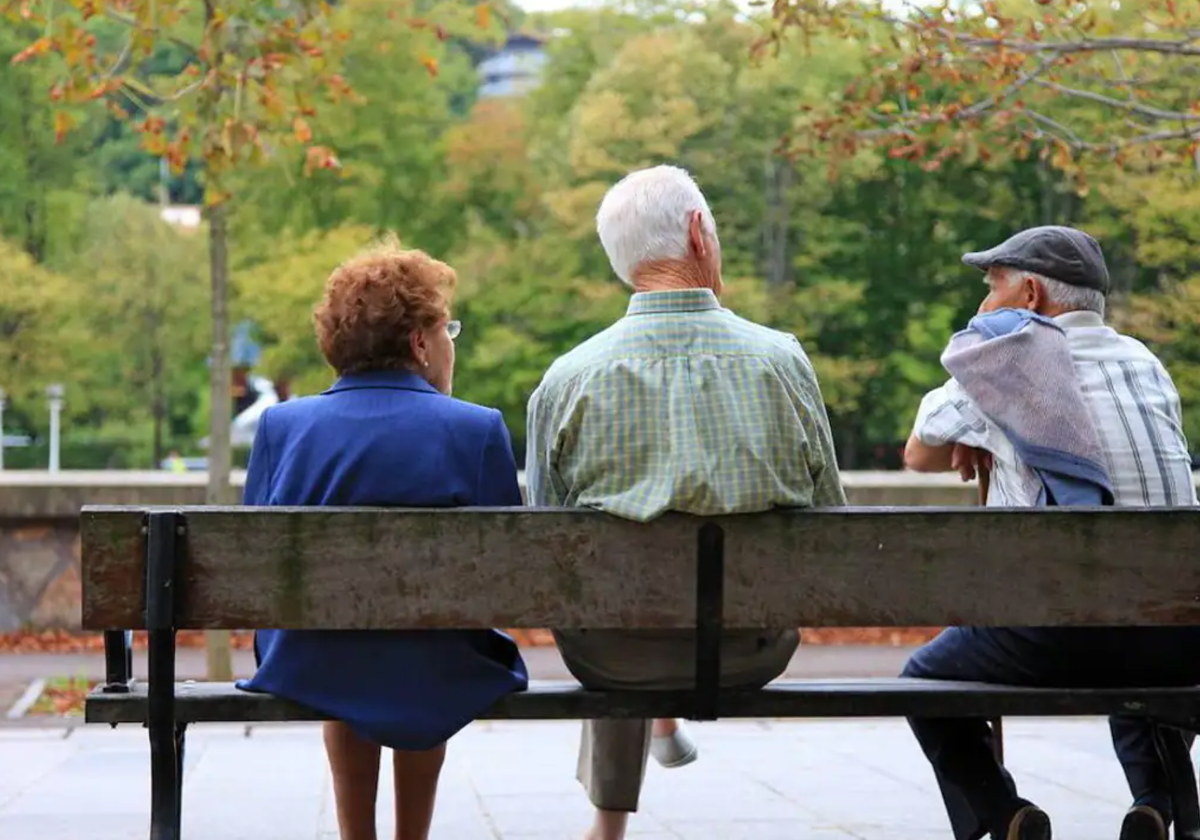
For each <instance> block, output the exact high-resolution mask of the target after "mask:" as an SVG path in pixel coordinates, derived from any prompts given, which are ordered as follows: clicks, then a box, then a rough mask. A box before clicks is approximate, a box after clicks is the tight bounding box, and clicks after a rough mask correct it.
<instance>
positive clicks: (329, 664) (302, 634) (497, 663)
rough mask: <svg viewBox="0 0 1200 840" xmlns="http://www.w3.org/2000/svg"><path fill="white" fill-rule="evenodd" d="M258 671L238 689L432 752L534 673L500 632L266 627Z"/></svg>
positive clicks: (257, 637) (258, 644)
mask: <svg viewBox="0 0 1200 840" xmlns="http://www.w3.org/2000/svg"><path fill="white" fill-rule="evenodd" d="M254 656H255V660H256V661H257V663H258V671H257V672H256V673H255V675H254V677H253V678H251V679H249V680H241V681H239V682H238V684H237V685H238V688H241V689H244V690H246V691H260V692H266V693H268V694H274V695H275V696H277V697H283V698H286V699H288V700H292V701H294V702H296V703H300V704H303V705H305V706H308V707H309V708H311V709H315V710H316V711H318V712H322V713H324V714H326V715H328V716H329V717H331V718H333V719H335V720H340V721H343V722H345V723H346V724H348V725H349V726H350V727H351V728H352V729H353V730H354V731H355V732H356V733H357V734H358V735H359V736H360V737H362V738H365V739H367V740H370V741H374V742H376V743H378V744H382V745H383V746H385V747H391V748H393V749H398V750H428V749H432V748H434V747H436V746H438V745H439V744H442V743H445V742H446V741H447V740H448V739H449V738H450V737H451V736H452V735H454V734H455V733H456V732H458V731H459V730H460V729H462V728H463V727H464V726H466V725H467V724H468V723H470V722H471V721H473V720H475V719H476V718H478V717H479V716H480V715H482V714H483V713H484V712H486V711H487V710H488V709H489V708H491V707H492V705H494V704H495V703H496V701H498V700H500V699H501V698H502V697H504V696H505V695H508V694H511V693H513V692H515V691H524V690H525V689H526V688H527V687H528V685H529V674H528V673H527V672H526V670H525V662H524V661H523V660H522V659H521V654H520V652H519V651H518V649H517V645H516V643H515V642H514V641H513V640H512V639H511V638H510V637H509V636H507V635H506V634H504V633H501V632H499V631H497V630H386V631H383V630H371V631H365V630H364V631H354V630H259V631H258V632H256V633H255V634H254Z"/></svg>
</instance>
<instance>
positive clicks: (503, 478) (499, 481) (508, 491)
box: [475, 411, 521, 507]
mask: <svg viewBox="0 0 1200 840" xmlns="http://www.w3.org/2000/svg"><path fill="white" fill-rule="evenodd" d="M475 503H476V504H478V505H482V506H484V507H520V506H521V485H520V484H519V483H518V482H517V462H516V461H515V460H514V459H513V451H512V438H511V437H509V434H508V427H507V426H505V425H504V418H503V417H502V416H501V414H500V412H498V411H497V412H496V413H495V417H494V418H493V423H492V427H491V429H489V430H488V438H487V442H486V443H485V444H484V446H483V460H482V463H481V464H480V466H479V483H478V489H477V490H476V498H475Z"/></svg>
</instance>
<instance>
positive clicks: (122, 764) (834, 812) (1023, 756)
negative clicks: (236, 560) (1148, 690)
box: [0, 720, 1128, 840]
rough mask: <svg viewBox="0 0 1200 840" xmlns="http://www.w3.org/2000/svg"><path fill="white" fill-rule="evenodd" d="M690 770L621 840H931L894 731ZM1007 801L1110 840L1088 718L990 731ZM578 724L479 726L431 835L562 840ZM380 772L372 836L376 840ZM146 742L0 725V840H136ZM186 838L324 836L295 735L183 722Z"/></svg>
mask: <svg viewBox="0 0 1200 840" xmlns="http://www.w3.org/2000/svg"><path fill="white" fill-rule="evenodd" d="M692 726H693V727H694V732H695V735H696V736H697V738H698V740H699V743H700V747H701V758H700V761H698V762H697V763H695V764H693V765H691V766H689V767H686V768H682V769H678V770H670V771H668V770H663V769H662V768H659V767H658V766H657V765H655V764H653V763H651V766H650V768H649V770H648V773H647V780H646V788H645V792H644V794H643V800H642V810H641V812H640V813H638V814H637V815H635V817H634V818H633V821H632V822H631V834H630V838H631V840H785V838H786V840H799V838H804V840H850V838H857V840H925V839H926V838H947V839H948V838H949V836H950V833H949V829H948V826H947V824H946V821H945V816H944V814H943V812H942V807H941V800H940V797H939V796H938V793H937V790H936V787H935V785H934V782H933V776H932V773H931V772H930V770H929V767H928V765H927V764H926V763H925V761H924V758H923V757H922V756H921V755H920V753H919V751H918V749H917V747H916V744H915V743H914V742H913V740H912V736H911V734H910V733H909V731H908V727H907V726H906V725H905V724H904V723H903V722H902V721H854V722H850V721H806V722H789V721H738V722H720V723H713V724H703V725H697V724H692ZM1005 734H1006V741H1007V745H1006V747H1007V756H1008V762H1009V765H1010V766H1011V767H1012V769H1013V771H1014V773H1015V774H1016V776H1017V779H1018V782H1019V783H1020V784H1021V786H1022V793H1023V794H1024V795H1026V796H1028V797H1030V798H1031V799H1033V800H1035V801H1037V802H1039V804H1041V805H1042V806H1043V807H1045V808H1046V809H1047V810H1048V811H1049V812H1050V814H1051V818H1052V819H1053V820H1054V824H1055V837H1056V838H1057V840H1097V838H1112V837H1115V836H1116V833H1117V827H1118V826H1119V824H1120V819H1121V816H1122V814H1123V812H1124V810H1125V808H1126V807H1127V804H1128V792H1127V790H1126V787H1125V782H1124V778H1123V776H1122V774H1121V770H1120V767H1119V765H1118V764H1117V762H1116V759H1115V758H1114V756H1113V753H1112V747H1111V744H1110V742H1109V736H1108V727H1107V725H1106V724H1105V723H1104V722H1103V721H1099V720H1086V721H1083V720H1059V721H1016V720H1011V721H1007V722H1006V725H1005ZM577 743H578V725H577V724H575V723H572V722H511V721H504V722H500V721H497V722H486V723H479V724H475V725H473V726H471V727H469V728H468V729H467V730H465V731H464V732H462V733H461V734H460V735H459V736H457V737H456V738H455V739H454V740H453V741H452V742H451V745H450V751H449V756H448V759H447V764H446V768H445V771H444V773H443V777H442V784H441V789H440V793H439V801H438V811H437V816H436V819H435V822H434V830H433V838H434V840H551V838H554V840H575V838H578V837H580V836H581V835H582V832H583V831H584V829H585V828H586V826H587V825H588V823H589V819H590V811H589V806H588V804H587V801H586V798H585V797H584V795H583V792H582V790H581V789H580V788H579V787H578V785H577V784H576V783H575V781H574V778H573V775H574V767H575V750H576V746H577ZM389 764H390V762H386V761H385V764H384V778H383V782H382V784H383V787H382V791H383V792H382V793H381V796H380V803H379V815H380V836H381V838H386V837H389V836H390V831H391V825H392V816H391V813H390V811H391V807H392V804H391V795H390V793H389V792H388V791H389V786H390V767H389ZM148 773H149V748H148V745H147V742H146V735H145V732H144V731H143V730H141V729H138V728H135V727H121V728H119V729H117V730H115V731H114V730H111V729H108V728H107V727H100V726H95V727H83V728H79V729H76V730H73V731H64V730H35V729H10V730H4V731H0V838H3V840H76V838H79V839H80V840H82V838H87V840H145V838H146V837H147V836H148V822H149V816H148V815H149V783H148ZM184 837H185V838H187V840H201V839H203V840H285V838H286V840H297V839H298V838H303V840H337V827H336V821H335V817H334V812H333V794H332V788H331V784H330V781H329V779H328V771H327V769H326V765H325V758H324V753H323V750H322V746H321V738H320V730H319V728H318V727H316V726H313V725H281V726H269V727H259V728H255V729H254V730H253V731H252V733H251V735H250V737H246V736H245V734H244V730H243V729H242V728H241V727H231V726H216V725H214V726H201V727H195V728H194V729H193V731H192V732H191V733H190V734H189V737H188V755H187V767H186V783H185V787H184Z"/></svg>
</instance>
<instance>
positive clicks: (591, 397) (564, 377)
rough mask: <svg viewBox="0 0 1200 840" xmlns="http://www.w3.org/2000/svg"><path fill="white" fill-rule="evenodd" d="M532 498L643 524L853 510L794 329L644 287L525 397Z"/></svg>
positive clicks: (693, 292) (700, 294)
mask: <svg viewBox="0 0 1200 840" xmlns="http://www.w3.org/2000/svg"><path fill="white" fill-rule="evenodd" d="M527 447H528V448H527V452H526V461H525V471H526V481H527V485H528V500H529V503H530V504H531V505H552V506H567V507H575V506H578V507H591V508H597V509H599V510H603V511H606V512H608V513H611V514H614V515H616V516H621V517H624V518H626V519H632V520H636V521H640V522H646V521H649V520H651V519H654V518H655V517H656V516H658V515H660V514H662V513H665V512H667V511H681V512H684V513H692V514H697V515H702V516H709V515H720V514H731V513H749V512H754V511H762V510H768V509H770V508H772V507H812V506H834V505H844V504H845V503H846V497H845V494H844V491H843V490H842V485H841V480H840V478H839V475H838V467H837V458H836V455H835V453H834V448H833V439H832V435H831V433H830V429H829V418H828V416H827V415H826V412H825V405H824V402H823V400H822V398H821V391H820V388H819V386H818V384H817V377H816V374H815V373H814V372H813V369H812V365H811V363H810V362H809V360H808V357H807V356H806V355H805V353H804V350H803V349H802V348H801V347H800V342H799V341H797V340H796V338H795V336H792V335H788V334H786V333H782V332H778V331H776V330H772V329H768V328H767V327H763V326H760V325H758V324H755V323H752V322H750V321H747V320H745V319H743V318H740V317H738V316H737V315H735V314H733V313H732V312H730V311H729V310H727V309H723V308H722V307H721V305H720V303H718V301H717V298H716V296H715V295H714V294H713V293H712V292H711V291H709V290H708V289H684V290H678V291H667V292H641V293H638V294H635V295H634V296H633V298H632V299H631V300H630V302H629V308H628V310H627V312H626V314H625V317H624V318H622V319H621V320H619V321H617V322H616V323H615V324H613V325H612V326H611V327H609V328H608V329H606V330H604V331H603V332H601V333H599V334H597V335H595V336H593V337H592V338H591V339H589V340H587V341H585V342H584V343H583V344H581V345H579V346H578V347H576V348H575V349H574V350H572V351H571V352H569V353H567V354H566V355H564V356H562V357H561V358H559V359H558V360H557V361H556V362H555V363H554V364H553V365H551V367H550V369H549V370H548V371H547V372H546V374H545V376H544V377H543V379H542V382H541V384H540V385H539V386H538V387H537V389H536V390H535V391H534V393H533V395H532V396H531V397H530V399H529V410H528V434H527Z"/></svg>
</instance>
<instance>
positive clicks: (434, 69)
mask: <svg viewBox="0 0 1200 840" xmlns="http://www.w3.org/2000/svg"><path fill="white" fill-rule="evenodd" d="M421 65H422V66H423V67H424V68H425V69H426V70H428V71H429V75H430V76H437V74H438V63H437V59H436V58H434V57H433V56H431V55H423V56H421Z"/></svg>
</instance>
